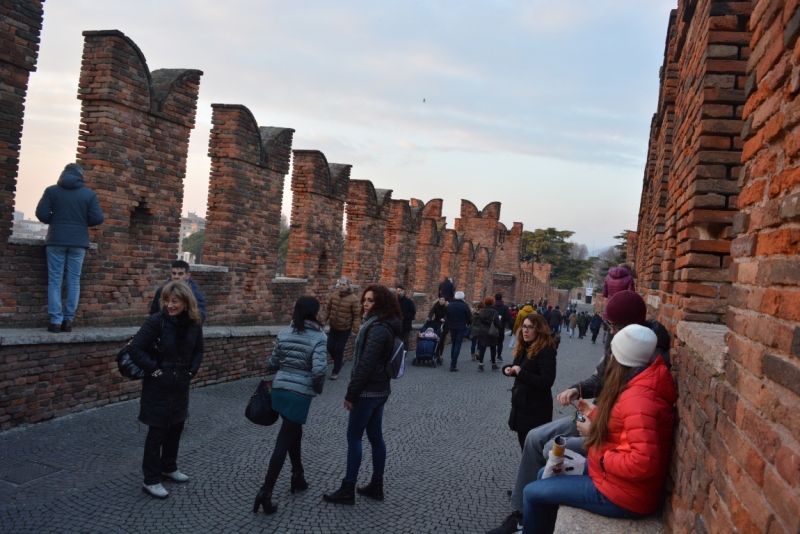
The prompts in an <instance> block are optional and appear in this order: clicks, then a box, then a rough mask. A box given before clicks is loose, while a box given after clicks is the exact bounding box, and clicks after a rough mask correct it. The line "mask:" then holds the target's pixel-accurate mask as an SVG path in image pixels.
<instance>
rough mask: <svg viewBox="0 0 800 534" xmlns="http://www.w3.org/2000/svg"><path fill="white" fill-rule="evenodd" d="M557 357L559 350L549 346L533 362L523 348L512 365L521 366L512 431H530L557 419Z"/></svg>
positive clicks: (513, 401)
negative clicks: (554, 394)
mask: <svg viewBox="0 0 800 534" xmlns="http://www.w3.org/2000/svg"><path fill="white" fill-rule="evenodd" d="M556 354H557V352H556V350H555V349H553V348H550V347H546V348H544V349H542V350H541V351H539V353H538V354H536V355H535V356H534V357H533V358H531V359H529V358H528V357H527V356H526V347H525V346H524V345H523V347H522V352H520V354H519V356H517V357H516V358H514V363H512V364H511V365H519V367H520V371H519V373H517V375H516V377H515V379H514V387H513V388H512V389H511V415H510V416H509V417H508V427H509V428H510V429H511V430H514V431H515V432H520V431H525V430H530V429H532V428H536V427H537V426H539V425H543V424H545V423H549V422H550V421H552V420H553V393H552V391H551V389H552V387H553V383H554V382H555V381H556ZM504 370H505V368H504ZM504 374H505V373H504Z"/></svg>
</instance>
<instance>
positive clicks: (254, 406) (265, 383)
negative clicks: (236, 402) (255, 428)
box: [244, 379, 279, 426]
mask: <svg viewBox="0 0 800 534" xmlns="http://www.w3.org/2000/svg"><path fill="white" fill-rule="evenodd" d="M244 416H245V417H247V420H248V421H250V422H251V423H255V424H257V425H261V426H270V425H274V424H275V421H277V420H278V417H279V414H278V412H276V411H275V410H273V409H272V381H271V380H263V379H262V380H261V382H259V384H258V387H257V388H256V390H255V392H254V393H253V395H252V396H251V397H250V402H248V403H247V408H245V410H244Z"/></svg>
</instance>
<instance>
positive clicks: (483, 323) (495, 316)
mask: <svg viewBox="0 0 800 534" xmlns="http://www.w3.org/2000/svg"><path fill="white" fill-rule="evenodd" d="M478 323H479V324H480V328H479V330H478V371H479V372H481V373H482V372H483V357H484V356H485V355H486V349H487V348H488V349H489V352H490V353H491V355H492V371H499V370H500V368H499V367H498V366H497V360H496V358H497V338H498V336H499V332H500V327H501V326H502V321H501V320H500V314H499V313H497V310H496V309H495V308H494V298H493V297H486V298H485V299H483V309H482V310H481V312H480V313H479V314H478ZM492 326H494V327H495V328H496V329H497V331H498V334H497V335H492V333H491V332H490V330H491V327H492Z"/></svg>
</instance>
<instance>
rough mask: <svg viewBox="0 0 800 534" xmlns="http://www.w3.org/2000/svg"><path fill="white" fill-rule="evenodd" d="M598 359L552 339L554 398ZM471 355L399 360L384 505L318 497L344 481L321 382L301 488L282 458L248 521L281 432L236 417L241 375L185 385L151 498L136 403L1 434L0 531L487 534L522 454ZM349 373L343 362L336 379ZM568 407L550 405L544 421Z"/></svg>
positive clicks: (387, 421)
mask: <svg viewBox="0 0 800 534" xmlns="http://www.w3.org/2000/svg"><path fill="white" fill-rule="evenodd" d="M506 352H509V351H508V349H506ZM445 354H446V355H447V354H449V347H448V348H447V351H446V352H445ZM601 355H602V347H601V345H600V340H599V339H598V343H597V344H596V345H592V344H591V343H590V341H589V339H584V340H578V339H570V338H569V337H568V336H564V338H563V341H562V344H561V347H560V349H559V353H558V377H557V380H556V384H555V386H554V387H553V393H554V394H557V393H559V392H560V391H562V390H563V389H565V388H566V387H567V386H569V385H570V384H571V383H573V382H575V381H577V380H579V379H582V378H584V377H586V376H588V375H589V374H590V373H591V372H592V370H593V369H594V366H595V365H596V363H597V362H598V360H599V359H600V357H601ZM487 356H488V354H487ZM509 359H510V355H508V354H507V355H506V362H508V361H509ZM469 360H470V358H469V343H468V342H466V343H465V344H464V346H463V348H462V351H461V358H460V360H459V368H460V369H461V371H460V372H458V373H450V372H449V371H448V368H447V366H446V365H445V366H443V367H438V368H435V369H434V368H429V367H412V366H410V365H409V366H407V374H406V376H405V377H404V378H402V379H401V380H397V381H394V382H393V384H392V388H393V394H392V396H391V397H390V399H389V402H388V404H387V406H386V411H385V416H384V436H385V439H386V443H387V449H388V461H387V466H386V488H385V491H386V500H385V501H384V502H376V501H372V500H370V499H366V498H361V497H358V496H357V497H356V505H355V506H342V505H331V504H327V503H325V502H323V501H322V498H321V496H322V493H323V492H326V491H329V490H333V489H336V488H337V487H338V485H339V482H340V480H341V479H342V477H343V476H344V469H345V451H346V442H345V428H346V425H347V412H346V411H345V409H344V408H343V407H342V399H343V398H344V391H345V389H346V386H347V380H345V379H340V380H338V381H330V380H328V381H327V382H326V385H325V392H324V394H323V395H322V396H321V397H318V398H317V399H315V400H314V402H313V403H312V405H311V413H310V415H309V420H308V424H307V425H306V426H305V427H304V436H303V460H304V464H305V470H306V477H307V479H308V481H309V484H310V488H309V489H308V490H307V491H305V492H303V493H299V494H296V495H294V496H292V495H290V493H289V471H290V469H289V462H288V458H287V462H286V465H285V466H284V470H283V472H282V473H281V476H280V477H279V478H278V482H277V485H276V488H275V496H274V497H273V499H274V500H275V501H276V503H277V504H278V505H279V509H278V511H277V512H276V513H275V514H274V515H271V516H265V515H263V514H261V513H259V514H257V515H256V514H252V513H251V511H250V509H251V506H252V502H253V498H254V496H255V493H256V491H257V490H258V488H259V486H260V485H261V482H262V481H263V477H264V473H265V472H266V467H267V462H268V460H269V456H270V454H271V452H272V446H273V445H274V442H275V436H276V434H277V432H278V427H279V426H278V425H275V426H274V427H268V428H264V427H258V426H255V425H253V424H251V423H249V422H248V421H247V420H246V419H245V418H244V415H243V412H244V407H245V405H246V403H247V400H248V399H249V397H250V394H251V393H252V390H253V389H255V386H256V384H257V382H258V380H257V379H247V380H240V381H237V382H229V383H225V384H221V385H217V386H210V387H205V388H200V389H195V390H193V391H192V399H191V408H190V412H191V418H190V419H189V421H188V423H187V427H186V430H185V432H184V435H183V438H182V441H181V451H180V454H179V457H178V465H179V468H180V469H181V471H183V472H185V473H187V474H189V475H190V476H191V477H192V478H191V480H190V481H189V483H187V484H180V485H179V484H174V483H165V486H166V487H167V489H168V490H169V491H170V492H171V494H170V496H169V498H168V499H166V500H163V501H160V500H156V499H153V498H152V497H150V496H148V495H145V494H144V493H142V491H141V482H142V475H141V468H140V465H141V453H142V447H143V443H144V439H145V436H146V433H147V428H146V427H145V426H144V425H141V424H139V423H138V421H137V419H136V416H137V414H138V408H139V402H138V400H135V401H131V402H124V403H120V404H116V405H111V406H106V407H103V408H99V409H96V410H90V411H87V412H83V413H79V414H75V415H71V416H66V417H62V418H60V419H56V420H54V421H51V422H47V423H42V424H38V425H33V426H29V427H26V428H21V429H15V430H11V431H8V432H5V433H2V434H0V531H1V532H4V533H6V532H7V533H50V532H53V533H56V532H57V533H64V534H66V533H88V532H98V533H99V532H104V533H105V532H122V533H132V532H178V533H181V532H187V533H195V532H226V533H227V532H237V533H238V532H248V533H249V532H253V533H255V532H264V533H270V532H280V533H284V532H302V533H327V532H330V533H339V532H359V533H360V532H364V533H367V532H370V533H373V532H378V533H403V532H408V533H418V532H419V533H423V532H436V533H450V532H453V533H455V532H459V533H461V532H485V531H487V530H489V529H491V528H493V527H495V526H497V525H498V524H499V523H500V522H501V521H502V520H503V519H504V518H505V517H506V515H507V514H508V513H509V509H508V497H507V495H506V490H507V489H509V488H511V487H512V485H513V480H514V475H515V473H516V466H517V465H518V460H519V455H520V451H519V445H518V443H517V438H516V435H515V434H514V433H513V432H511V431H510V430H508V426H507V424H506V421H507V418H508V411H509V402H510V400H509V399H510V393H509V389H510V387H511V384H512V381H511V379H509V378H507V377H504V376H502V374H501V373H493V372H491V371H489V370H488V365H487V371H486V372H485V373H478V372H477V364H476V363H473V362H470V361H469ZM348 370H349V364H346V367H345V372H344V375H343V378H344V377H345V376H347V374H348ZM567 411H568V410H565V409H563V408H561V406H560V405H558V404H556V413H554V417H558V416H561V415H566V414H567ZM370 458H371V449H370V447H369V444H368V441H367V440H366V437H365V439H364V461H363V462H362V467H361V473H360V476H359V480H360V482H361V483H366V482H367V481H368V480H369V476H370V472H371V463H370Z"/></svg>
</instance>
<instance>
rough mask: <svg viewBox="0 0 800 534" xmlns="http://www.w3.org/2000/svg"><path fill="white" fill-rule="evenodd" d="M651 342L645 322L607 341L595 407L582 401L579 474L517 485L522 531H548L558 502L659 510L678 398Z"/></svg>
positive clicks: (612, 513) (606, 511)
mask: <svg viewBox="0 0 800 534" xmlns="http://www.w3.org/2000/svg"><path fill="white" fill-rule="evenodd" d="M656 344H657V337H656V334H655V333H654V332H653V331H652V330H651V329H649V328H647V327H644V326H640V325H630V326H627V327H625V328H623V329H622V330H620V331H619V333H618V334H617V335H616V336H615V338H614V342H613V343H612V345H611V352H612V357H611V359H610V360H609V362H608V368H607V371H606V375H605V385H604V387H603V392H602V393H601V394H600V396H599V398H598V399H597V403H598V404H597V406H595V405H594V404H592V403H591V402H589V401H586V400H583V399H581V401H580V402H579V403H578V408H579V410H580V412H581V413H582V414H583V415H584V416H585V417H586V421H585V422H578V424H577V427H578V429H579V432H580V434H581V435H582V436H585V437H586V442H585V445H584V448H585V449H586V450H587V451H588V458H587V462H586V467H585V469H584V473H583V475H578V476H555V477H551V478H547V479H542V478H541V474H540V475H539V477H538V478H539V479H538V480H537V481H535V482H533V483H532V484H528V486H526V487H525V491H524V509H523V528H522V532H524V533H526V534H551V533H552V532H554V530H555V523H556V518H557V515H558V506H559V505H560V504H567V505H569V506H572V507H575V508H581V509H584V510H588V511H590V512H592V513H595V514H599V515H603V516H606V517H615V518H625V519H638V518H640V517H642V516H644V515H647V514H651V513H653V512H655V511H656V509H657V508H658V504H659V501H660V500H661V495H662V493H663V491H664V485H665V483H666V479H667V473H668V471H669V463H670V455H671V452H672V436H673V427H674V422H675V408H674V406H673V405H674V404H675V401H676V400H677V393H676V391H675V382H674V379H673V378H672V375H671V374H670V372H669V370H668V369H667V366H666V365H665V363H664V360H662V359H661V357H656V359H655V361H652V356H653V354H654V352H655V349H656Z"/></svg>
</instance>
